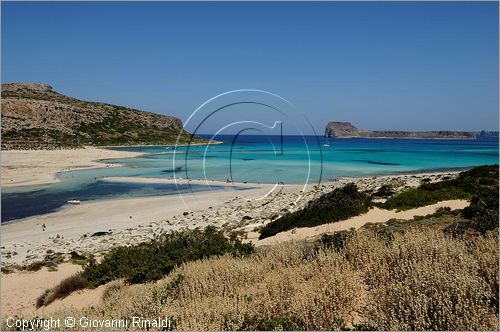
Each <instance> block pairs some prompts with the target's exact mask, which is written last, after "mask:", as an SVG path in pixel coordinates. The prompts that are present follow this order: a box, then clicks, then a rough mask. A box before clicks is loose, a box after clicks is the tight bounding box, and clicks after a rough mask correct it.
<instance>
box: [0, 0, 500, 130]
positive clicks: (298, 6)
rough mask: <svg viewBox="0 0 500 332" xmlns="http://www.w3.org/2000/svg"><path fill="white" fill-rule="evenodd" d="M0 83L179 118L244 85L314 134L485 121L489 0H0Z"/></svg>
mask: <svg viewBox="0 0 500 332" xmlns="http://www.w3.org/2000/svg"><path fill="white" fill-rule="evenodd" d="M2 81H3V82H19V81H24V82H43V83H48V84H51V85H52V86H53V87H54V88H55V89H56V90H57V91H59V92H61V93H64V94H67V95H70V96H74V97H77V98H80V99H85V100H94V101H103V102H109V103H113V104H120V105H125V106H129V107H135V108H139V109H142V110H148V111H153V112H157V113H163V114H172V115H176V116H178V117H180V118H181V119H183V120H186V119H187V118H188V116H189V114H191V112H192V111H194V110H195V109H196V108H197V107H198V106H199V105H200V104H202V103H203V102H204V101H206V100H207V99H209V98H211V97H213V96H215V95H217V94H219V93H222V92H225V91H228V90H233V89H241V88H254V89H262V90H266V91H270V92H273V93H276V94H278V95H280V96H282V97H284V98H286V99H288V100H290V101H291V102H292V103H294V104H295V105H296V106H297V107H298V108H299V109H300V111H301V112H303V113H304V114H306V116H307V118H308V119H309V121H310V122H311V123H312V125H313V127H314V128H315V129H316V130H317V131H318V132H319V133H322V132H323V130H324V126H325V124H326V123H327V122H328V121H330V120H341V121H351V122H353V123H354V124H355V125H356V126H358V127H360V128H365V129H400V130H439V129H449V130H480V129H488V130H497V129H498V114H499V112H498V107H499V105H498V88H499V87H498V4H497V3H494V2H488V3H463V2H457V3H451V2H440V3H429V2H425V3H393V2H386V3H366V2H364V3H356V2H351V3H338V2H332V3H260V2H259V3H157V2H150V3H131V2H125V3H117V2H111V3H96V2H88V3H58V2H54V3H13V2H10V3H9V2H2ZM259 116H261V115H259ZM263 117H264V120H265V121H267V120H269V121H271V120H272V119H271V118H272V116H270V118H269V119H265V115H263ZM219 125H222V124H219ZM217 126H218V124H216V123H214V124H212V127H211V128H206V131H212V132H213V131H216V130H217V129H218V128H217ZM284 130H285V132H286V131H287V129H286V128H284Z"/></svg>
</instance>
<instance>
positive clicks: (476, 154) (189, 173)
mask: <svg viewBox="0 0 500 332" xmlns="http://www.w3.org/2000/svg"><path fill="white" fill-rule="evenodd" d="M215 139H216V140H219V141H223V142H224V144H220V145H210V146H190V147H177V148H174V147H167V146H155V147H127V148H115V149H116V150H130V151H140V152H144V153H146V155H144V156H142V157H139V158H128V159H119V160H109V161H108V162H112V163H120V164H122V165H123V167H112V168H101V169H89V170H78V171H71V172H65V173H61V174H59V175H58V177H59V178H60V180H61V181H60V182H58V183H55V184H50V185H45V186H36V187H35V186H32V187H18V188H7V189H3V192H2V223H4V222H8V221H12V220H15V219H19V218H25V217H29V216H32V215H37V214H43V213H48V212H52V211H56V210H57V209H59V208H61V207H62V206H64V205H65V203H66V202H67V200H69V199H79V200H81V201H82V202H85V201H91V200H102V199H116V198H128V197H145V196H156V195H171V194H176V193H177V191H178V190H180V191H188V190H193V191H203V190H214V189H216V190H217V189H223V187H216V186H215V187H214V186H211V187H210V188H207V187H206V186H202V185H191V186H179V187H176V186H175V185H174V184H152V183H150V184H140V183H133V184H131V183H112V182H105V181H102V180H101V179H102V178H104V177H110V176H121V177H123V176H124V177H150V178H172V177H176V178H190V179H205V178H206V179H209V180H220V181H226V180H227V179H232V180H233V181H237V182H255V183H276V182H284V183H296V184H304V183H306V182H307V183H311V184H314V183H318V182H320V181H326V180H332V179H335V178H339V177H343V176H375V175H383V174H397V173H408V172H420V171H438V170H452V169H465V168H469V167H473V166H478V165H484V164H498V141H476V140H429V139H360V138H355V139H330V140H328V141H326V140H325V139H324V138H322V137H320V138H318V137H316V136H305V137H302V136H283V137H279V136H271V137H268V136H258V135H252V136H250V135H248V136H239V137H237V138H236V139H235V138H234V137H233V136H218V137H216V138H215ZM325 143H328V144H329V146H324V144H325Z"/></svg>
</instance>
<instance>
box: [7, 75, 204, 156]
mask: <svg viewBox="0 0 500 332" xmlns="http://www.w3.org/2000/svg"><path fill="white" fill-rule="evenodd" d="M1 104H2V149H53V148H74V147H81V146H83V145H94V146H105V145H148V144H151V145H159V144H174V143H175V142H176V140H177V136H178V135H179V134H180V143H187V142H189V140H190V137H191V134H190V133H188V132H187V131H185V130H184V129H183V127H182V122H181V120H180V119H179V118H176V117H173V116H166V115H160V114H155V113H150V112H144V111H140V110H136V109H132V108H127V107H123V106H117V105H111V104H105V103H99V102H89V101H83V100H79V99H76V98H72V97H68V96H65V95H62V94H60V93H58V92H56V91H54V90H53V89H52V87H51V86H50V85H46V84H36V83H6V84H2V101H1ZM192 142H205V140H203V139H201V138H198V137H194V138H193V141H192Z"/></svg>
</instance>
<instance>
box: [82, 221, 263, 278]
mask: <svg viewBox="0 0 500 332" xmlns="http://www.w3.org/2000/svg"><path fill="white" fill-rule="evenodd" d="M253 250H254V248H253V246H252V245H251V244H243V243H241V241H239V240H238V239H236V238H231V239H227V238H226V237H225V236H224V235H223V234H222V233H221V232H219V231H217V230H216V229H215V227H213V226H209V227H207V228H206V229H205V230H203V231H202V230H199V229H195V230H189V231H188V230H186V231H180V232H173V233H169V234H163V235H161V236H159V237H158V238H157V239H154V240H151V241H150V242H144V243H141V244H138V245H134V246H120V247H116V248H114V249H112V250H111V251H110V252H109V253H108V254H106V255H105V256H104V258H103V259H102V261H101V262H100V263H96V262H95V260H92V261H91V262H90V263H89V264H88V265H87V266H86V267H85V269H84V270H83V273H82V275H83V276H84V277H85V278H86V279H87V280H88V281H89V283H90V285H91V286H93V287H96V286H99V285H102V284H105V283H107V282H109V281H112V280H115V279H119V278H124V279H125V280H126V281H127V282H129V283H144V282H148V281H154V280H158V279H161V278H162V277H164V276H165V275H167V274H168V273H169V272H170V271H172V270H173V269H174V268H175V267H176V266H178V265H180V264H182V263H184V262H188V261H192V260H197V259H203V258H208V257H210V256H215V255H223V254H225V253H230V254H233V255H235V256H241V255H248V254H250V253H252V252H253Z"/></svg>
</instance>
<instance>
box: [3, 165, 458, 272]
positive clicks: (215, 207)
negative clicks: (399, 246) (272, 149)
mask: <svg viewBox="0 0 500 332" xmlns="http://www.w3.org/2000/svg"><path fill="white" fill-rule="evenodd" d="M445 176H449V175H448V173H438V174H427V173H423V174H421V175H413V174H412V175H398V176H382V177H365V178H357V179H353V178H341V179H338V180H336V181H334V182H323V183H321V184H320V185H317V184H316V185H313V184H311V185H310V186H307V187H306V189H305V190H304V186H303V185H296V184H295V185H293V184H288V185H287V184H283V185H275V184H274V185H273V184H254V183H246V184H245V183H225V182H222V181H212V182H210V183H209V184H213V185H217V186H223V187H224V189H217V190H207V191H199V192H197V191H195V192H192V193H191V192H188V193H182V194H181V195H178V194H173V195H164V196H150V197H139V198H118V199H112V200H102V201H88V202H83V203H82V204H80V205H72V206H67V207H65V208H63V209H60V210H58V211H56V212H52V213H48V214H44V215H38V216H33V217H28V218H25V219H22V220H20V221H12V222H9V223H7V224H2V225H1V226H0V227H1V240H2V246H3V247H4V248H2V256H3V257H2V258H3V260H2V261H3V262H4V263H7V264H20V265H26V264H29V263H31V262H34V261H37V260H41V259H43V257H44V256H45V254H46V251H47V250H52V251H54V252H63V253H69V252H71V251H77V252H79V253H93V254H98V253H103V252H106V251H107V250H109V248H111V247H112V246H114V245H121V244H132V243H137V242H142V241H146V240H147V239H150V238H151V237H153V236H155V234H159V233H161V232H165V231H166V232H169V231H172V230H179V229H183V228H196V227H202V228H204V227H206V226H208V225H213V226H215V227H217V228H219V229H223V230H224V231H226V232H231V231H234V230H237V229H241V228H244V227H247V226H248V225H252V226H254V225H259V226H261V225H264V224H266V223H268V222H269V221H271V220H272V219H274V218H276V217H277V216H280V215H282V214H284V213H287V212H293V211H296V210H298V209H301V208H303V207H304V206H305V205H306V204H307V203H308V202H309V201H310V200H311V199H313V198H316V197H319V196H320V195H322V194H324V193H327V192H329V191H331V190H333V189H335V188H337V187H339V186H343V185H345V184H347V183H350V182H354V183H355V184H356V185H357V186H358V187H359V188H360V190H375V189H377V188H379V187H380V186H381V185H383V184H391V185H394V187H395V188H396V187H397V188H405V187H408V186H410V187H413V186H418V185H419V184H420V183H421V181H422V179H424V178H430V179H431V181H439V180H440V179H441V178H442V177H445ZM106 180H107V181H130V179H129V178H126V179H123V178H119V177H118V178H108V179H106ZM135 181H149V182H151V181H153V182H158V181H162V182H163V183H165V182H171V183H173V181H174V180H172V179H170V180H169V179H154V178H153V179H152V178H138V179H135ZM176 181H177V182H178V183H180V184H187V183H192V184H194V183H197V182H198V181H200V182H203V183H204V184H206V183H205V181H204V180H191V181H188V180H185V179H184V180H179V179H177V180H176ZM43 224H45V226H46V228H45V230H43V229H42V225H43ZM96 232H109V234H107V235H106V236H102V237H101V236H92V235H93V234H94V233H96ZM8 253H10V254H8ZM13 253H15V254H13ZM7 256H8V257H9V258H6V257H7Z"/></svg>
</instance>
